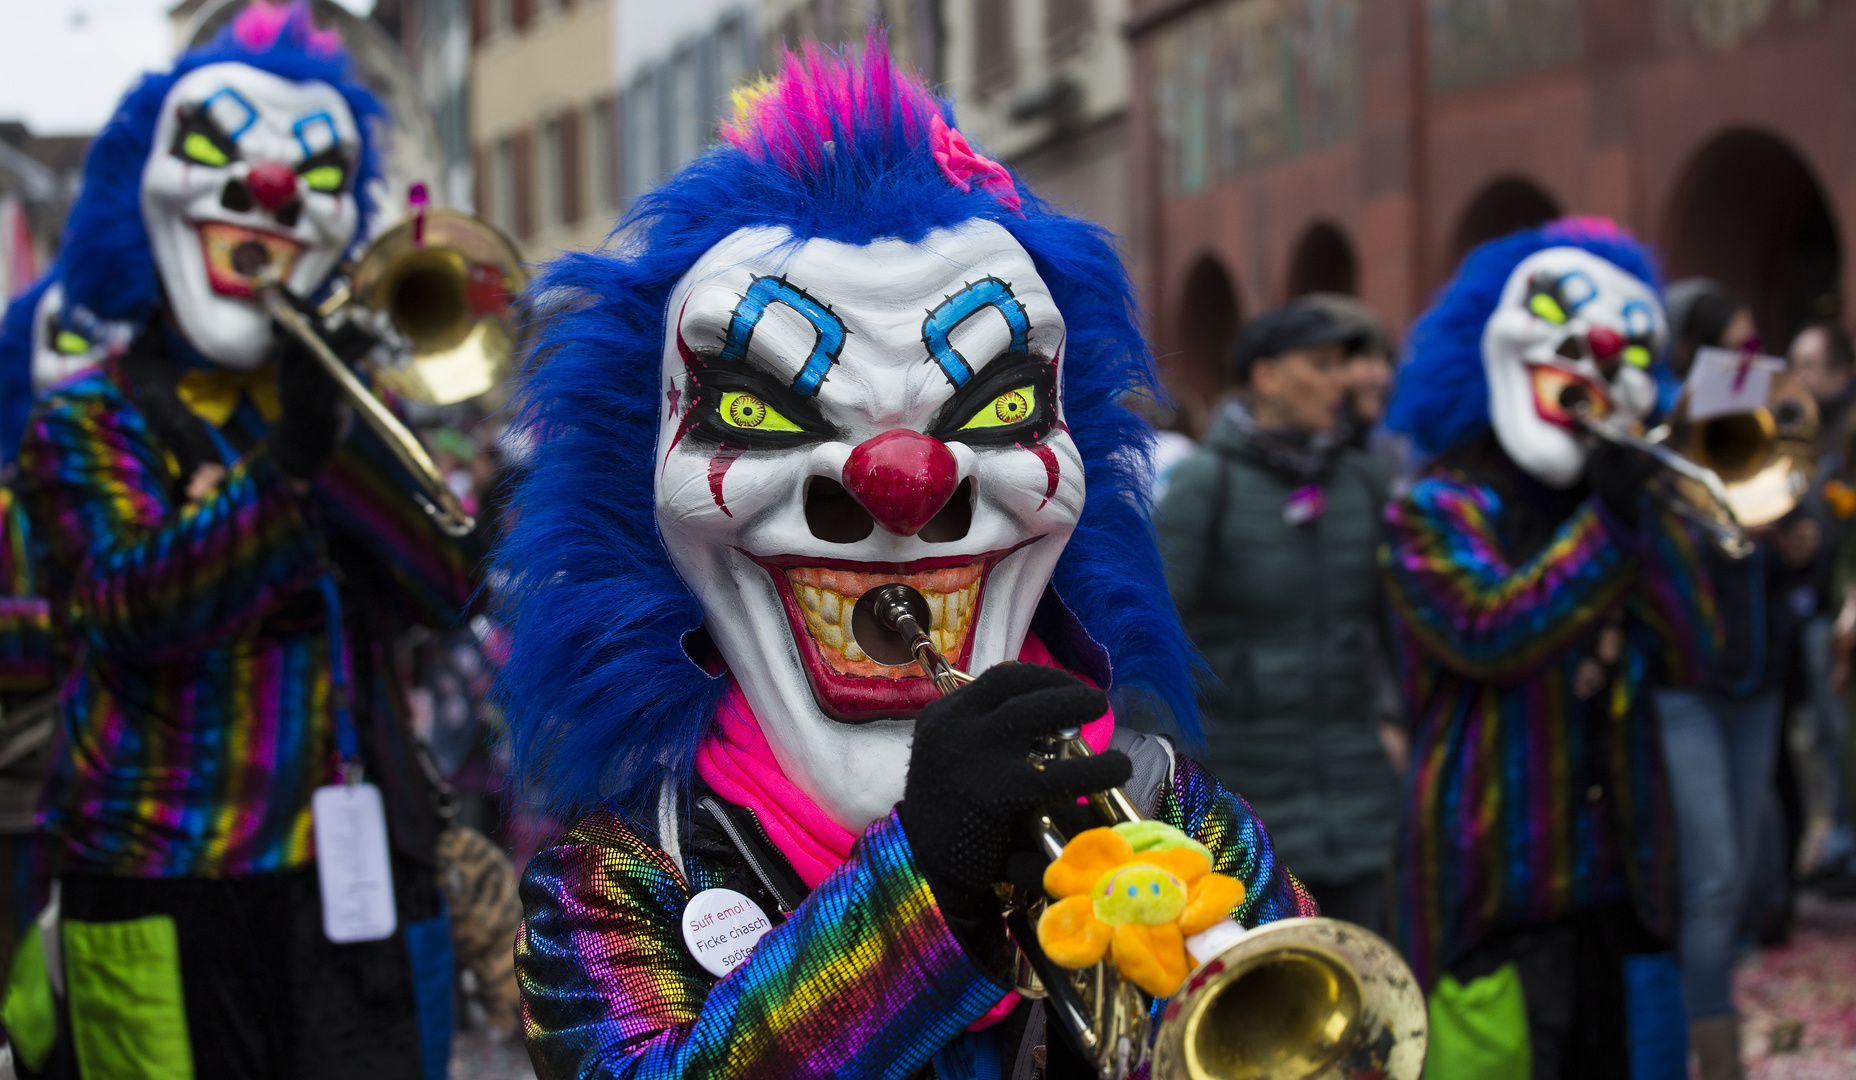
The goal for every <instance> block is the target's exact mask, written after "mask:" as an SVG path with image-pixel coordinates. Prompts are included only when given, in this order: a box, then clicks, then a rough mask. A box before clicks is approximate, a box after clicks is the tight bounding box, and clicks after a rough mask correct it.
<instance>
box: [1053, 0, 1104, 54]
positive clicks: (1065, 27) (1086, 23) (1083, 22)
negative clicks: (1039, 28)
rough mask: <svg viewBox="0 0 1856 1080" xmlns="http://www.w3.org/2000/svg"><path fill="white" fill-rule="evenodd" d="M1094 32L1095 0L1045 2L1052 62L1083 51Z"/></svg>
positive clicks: (1054, 0)
mask: <svg viewBox="0 0 1856 1080" xmlns="http://www.w3.org/2000/svg"><path fill="white" fill-rule="evenodd" d="M1094 29H1095V10H1094V4H1093V3H1092V0H1044V47H1045V50H1046V51H1047V52H1048V53H1049V54H1050V59H1051V62H1052V63H1056V62H1057V61H1059V60H1064V59H1067V58H1069V57H1072V56H1075V55H1076V54H1077V53H1079V52H1082V51H1083V49H1084V47H1086V46H1087V45H1088V44H1089V37H1090V32H1091V31H1093V30H1094Z"/></svg>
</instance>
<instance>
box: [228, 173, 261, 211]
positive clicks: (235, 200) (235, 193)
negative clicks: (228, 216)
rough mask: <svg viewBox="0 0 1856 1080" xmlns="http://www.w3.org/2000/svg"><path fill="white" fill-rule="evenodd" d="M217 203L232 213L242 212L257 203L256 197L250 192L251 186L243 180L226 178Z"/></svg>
mask: <svg viewBox="0 0 1856 1080" xmlns="http://www.w3.org/2000/svg"><path fill="white" fill-rule="evenodd" d="M219 205H220V206H223V207H225V208H226V209H227V210H230V211H232V212H234V213H238V214H242V213H244V212H245V211H247V210H249V209H251V208H252V207H254V206H256V205H258V199H257V197H256V196H255V195H253V194H252V193H251V188H250V187H249V186H247V185H246V183H245V181H243V180H227V181H226V186H225V188H224V189H223V190H221V191H220V192H219Z"/></svg>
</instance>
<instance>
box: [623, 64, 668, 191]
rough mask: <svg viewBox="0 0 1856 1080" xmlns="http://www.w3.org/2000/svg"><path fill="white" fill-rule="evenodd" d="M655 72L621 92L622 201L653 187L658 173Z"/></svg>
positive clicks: (645, 75)
mask: <svg viewBox="0 0 1856 1080" xmlns="http://www.w3.org/2000/svg"><path fill="white" fill-rule="evenodd" d="M657 75H658V73H657V72H655V71H651V72H646V73H645V74H643V75H641V76H639V77H638V78H637V79H636V80H634V81H633V83H632V85H631V88H630V89H629V90H627V91H625V100H624V103H623V106H622V109H621V111H622V112H623V113H624V116H625V120H624V122H623V123H622V124H621V125H620V126H619V134H620V136H621V137H622V138H623V139H624V140H625V152H624V154H622V155H621V160H622V161H623V162H624V167H625V197H626V198H628V199H635V198H637V197H638V196H640V195H642V194H644V193H645V191H646V190H648V189H649V188H650V187H651V185H652V184H655V183H657V177H658V172H659V162H660V158H659V153H658V128H659V124H658V107H657V98H658V93H657V88H658V84H659V82H660V81H661V80H659V79H658V78H657Z"/></svg>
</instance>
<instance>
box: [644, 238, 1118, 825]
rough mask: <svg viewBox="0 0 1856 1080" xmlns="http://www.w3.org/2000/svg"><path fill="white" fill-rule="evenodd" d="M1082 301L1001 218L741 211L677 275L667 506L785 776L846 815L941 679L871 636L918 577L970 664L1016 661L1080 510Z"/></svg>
mask: <svg viewBox="0 0 1856 1080" xmlns="http://www.w3.org/2000/svg"><path fill="white" fill-rule="evenodd" d="M1063 341H1064V324H1063V317H1062V316H1061V315H1060V314H1059V313H1058V311H1057V307H1056V304H1055V302H1054V301H1053V300H1052V299H1051V296H1050V291H1049V289H1048V288H1047V287H1046V286H1045V284H1044V282H1043V280H1042V279H1040V278H1039V277H1038V274H1037V271H1036V269H1035V268H1034V267H1033V265H1032V262H1031V257H1030V256H1029V255H1028V254H1027V253H1026V252H1025V249H1024V248H1023V247H1021V246H1020V245H1019V244H1018V242H1017V241H1016V240H1014V239H1013V238H1012V236H1011V234H1010V233H1008V232H1006V231H1005V230H1004V229H1003V228H1000V227H999V226H998V225H996V224H992V223H990V222H975V223H968V224H965V225H962V226H961V227H959V228H957V229H951V230H938V231H936V232H934V233H931V234H929V235H928V236H927V237H926V238H925V239H924V240H923V241H922V242H920V243H918V244H909V243H904V242H902V241H899V240H883V241H878V242H876V243H873V244H869V245H865V246H853V245H849V244H841V243H836V242H833V241H829V240H808V241H805V242H803V243H795V242H794V241H793V239H792V237H791V236H790V234H788V233H787V232H786V231H785V230H784V229H776V228H756V229H744V230H742V231H740V232H737V233H735V234H734V235H732V236H730V237H729V238H728V239H726V240H724V241H722V242H721V243H719V244H717V245H716V246H715V247H713V248H711V249H710V250H709V251H708V252H707V253H706V254H705V255H704V256H703V257H702V258H701V259H700V260H699V261H698V262H697V263H696V265H695V266H694V267H692V268H691V270H690V272H689V273H688V274H686V275H685V276H684V278H683V280H682V281H681V282H679V283H678V285H677V287H676V289H675V290H674V291H673V292H672V293H671V296H670V304H669V318H668V320H667V326H666V334H665V341H664V355H663V391H664V411H663V413H662V419H661V422H660V425H659V428H658V442H657V453H658V460H657V465H658V474H657V485H656V491H657V520H658V528H659V530H660V532H661V533H662V535H663V538H664V543H665V545H666V547H667V548H668V549H669V552H670V557H671V560H672V561H673V562H674V563H675V564H676V567H677V570H678V572H679V573H680V574H681V575H682V576H683V580H684V581H685V582H687V583H688V584H689V586H690V587H691V588H692V589H693V590H694V591H695V593H696V595H697V597H698V598H699V599H700V600H701V602H702V607H703V614H704V616H705V625H706V626H707V628H708V631H709V634H710V636H711V638H712V639H713V640H714V641H715V643H716V646H717V647H718V648H719V649H720V650H721V653H722V656H723V658H724V659H725V660H726V661H727V663H728V668H729V671H730V672H732V673H733V675H734V677H735V679H736V680H737V681H738V682H739V683H740V685H741V688H742V691H743V692H744V693H745V694H746V695H747V699H748V702H749V703H750V704H751V705H752V706H753V708H754V712H755V715H756V716H757V717H758V718H759V720H760V725H761V730H762V731H764V732H765V733H766V735H767V739H768V742H769V743H771V744H772V747H773V750H774V753H775V754H776V756H777V757H778V758H779V760H780V765H781V767H782V768H783V769H784V770H785V772H786V775H787V776H788V777H790V778H791V779H792V780H793V782H794V783H795V784H797V785H798V786H799V787H800V788H801V789H802V790H804V791H805V792H806V793H807V794H808V795H810V796H811V797H812V798H813V800H814V801H816V802H817V803H818V804H819V806H820V807H822V808H823V809H824V810H825V811H826V812H827V813H829V814H830V815H831V816H832V817H833V818H834V819H836V820H837V821H838V822H839V823H840V824H842V825H844V826H845V827H846V828H849V829H853V830H857V829H861V828H862V827H863V826H865V825H866V824H868V823H869V822H871V821H873V820H875V819H876V818H877V817H879V816H881V815H883V814H885V813H887V812H888V811H889V809H890V807H891V806H893V805H894V804H895V802H896V800H897V799H899V798H900V797H901V795H902V783H903V779H904V776H905V775H906V771H907V767H908V756H909V744H910V740H911V738H912V735H913V731H914V722H913V720H912V717H913V716H914V715H915V713H916V712H917V711H918V710H920V709H921V708H922V706H924V705H926V704H927V703H928V702H930V701H932V700H934V699H935V697H936V696H937V694H936V692H935V690H934V687H933V684H932V683H931V682H930V681H929V680H928V679H927V678H926V677H925V676H924V675H923V674H922V672H921V669H920V668H919V667H917V666H915V665H914V664H910V665H908V666H906V667H888V666H884V665H882V664H879V663H876V662H875V661H874V660H872V659H871V658H870V657H869V656H867V655H866V654H864V653H863V651H862V650H860V649H859V648H858V647H857V645H856V644H855V641H854V639H853V637H852V635H851V633H850V626H851V610H852V607H853V605H855V603H856V601H857V599H858V598H859V597H861V596H862V595H863V594H864V592H866V591H867V590H869V589H870V588H873V587H874V586H876V585H878V584H882V583H884V582H890V581H903V582H906V583H908V584H910V585H912V586H914V587H915V588H916V589H919V590H920V591H921V592H922V593H923V594H924V595H925V596H926V597H927V599H928V602H929V605H930V607H931V610H932V613H933V626H932V628H931V632H932V634H933V636H934V637H935V640H936V642H937V644H938V645H939V646H940V647H941V649H942V651H943V652H944V653H946V654H947V656H948V657H949V659H950V660H952V661H953V663H955V664H956V665H957V666H962V667H965V668H967V669H969V670H972V671H975V672H978V671H981V670H984V669H986V668H988V667H991V666H992V665H993V664H996V663H999V662H1000V661H1002V660H1007V659H1017V657H1018V650H1019V647H1020V646H1021V645H1022V644H1023V642H1024V638H1025V634H1026V632H1027V630H1028V629H1029V627H1030V624H1031V616H1032V613H1033V611H1034V610H1035V608H1036V607H1037V604H1038V601H1039V599H1040V598H1041V597H1042V596H1043V593H1044V588H1045V585H1046V583H1047V582H1048V581H1049V580H1050V574H1051V571H1052V569H1053V568H1054V567H1055V565H1056V562H1057V557H1058V556H1059V555H1060V554H1061V553H1062V551H1063V547H1064V544H1065V543H1066V542H1067V541H1068V539H1069V536H1070V533H1071V532H1072V531H1073V530H1074V529H1075V526H1076V522H1077V519H1078V518H1079V517H1080V516H1081V514H1082V509H1083V468H1082V458H1081V455H1080V454H1079V453H1078V452H1077V449H1076V445H1075V443H1073V442H1072V441H1071V439H1070V436H1069V432H1068V430H1067V429H1066V428H1065V427H1064V426H1063V422H1062V406H1061V402H1060V400H1059V396H1058V388H1059V386H1060V385H1061V382H1060V376H1061V364H1062V352H1063Z"/></svg>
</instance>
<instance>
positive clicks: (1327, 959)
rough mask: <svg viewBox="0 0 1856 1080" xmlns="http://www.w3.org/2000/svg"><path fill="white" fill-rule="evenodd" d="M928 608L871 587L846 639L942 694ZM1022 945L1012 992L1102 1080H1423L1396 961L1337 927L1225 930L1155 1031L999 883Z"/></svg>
mask: <svg viewBox="0 0 1856 1080" xmlns="http://www.w3.org/2000/svg"><path fill="white" fill-rule="evenodd" d="M928 626H929V610H928V603H927V600H926V599H925V598H923V596H922V595H921V594H920V593H919V592H917V591H915V590H914V589H912V588H910V587H909V586H907V585H903V584H900V583H892V584H887V585H879V586H877V587H876V588H874V589H871V590H869V591H868V592H866V593H865V594H864V595H863V596H862V597H860V598H859V599H858V601H857V606H856V607H855V608H854V609H853V612H852V623H851V630H852V634H853V635H854V636H855V637H856V638H857V642H858V646H859V648H862V649H863V650H864V652H865V653H866V654H868V655H869V656H870V657H871V658H872V659H874V660H876V661H877V662H879V663H885V664H892V665H901V664H906V663H910V662H914V663H918V664H920V665H921V667H922V670H923V671H924V672H926V673H927V674H928V675H929V676H930V677H931V678H932V679H933V680H934V683H935V686H936V688H937V689H938V690H940V692H941V693H943V694H948V693H952V692H953V691H954V690H957V689H959V688H960V686H962V685H964V684H965V683H968V682H971V681H973V680H972V676H969V675H968V674H967V673H965V672H963V671H960V670H959V669H957V668H955V667H953V666H952V665H951V664H949V663H948V661H947V658H946V657H944V656H942V655H941V654H940V652H939V651H938V650H936V649H935V647H934V644H933V641H932V639H931V638H930V637H929V636H928ZM1092 753H1093V751H1092V750H1090V748H1089V746H1088V744H1086V743H1085V742H1083V739H1082V733H1081V731H1080V730H1077V729H1069V730H1066V731H1061V732H1058V733H1057V735H1056V736H1055V737H1054V738H1053V739H1052V740H1051V741H1050V743H1049V744H1048V745H1046V746H1043V747H1040V748H1039V749H1038V751H1037V757H1036V758H1034V761H1033V764H1037V763H1038V761H1039V760H1042V761H1046V762H1048V761H1053V760H1059V759H1063V758H1071V757H1081V756H1087V755H1090V754H1092ZM1089 805H1090V807H1091V809H1092V810H1093V811H1094V813H1095V816H1096V817H1097V818H1098V819H1099V820H1100V821H1101V822H1102V823H1103V824H1105V825H1114V824H1118V823H1121V822H1129V821H1139V820H1141V819H1142V816H1143V815H1142V814H1141V812H1140V810H1139V809H1138V808H1137V807H1136V806H1135V805H1134V802H1133V800H1132V799H1130V798H1129V797H1128V794H1127V792H1125V791H1123V790H1122V789H1121V788H1110V789H1109V790H1107V791H1102V792H1097V793H1095V794H1093V795H1091V796H1090V797H1089ZM1031 827H1032V831H1033V833H1034V834H1035V836H1036V838H1037V842H1038V845H1039V847H1040V848H1041V849H1042V850H1043V852H1044V854H1045V855H1046V856H1048V857H1049V858H1050V859H1052V860H1053V861H1054V860H1055V859H1057V858H1058V857H1059V856H1060V855H1061V854H1062V853H1063V847H1064V844H1065V842H1066V840H1065V837H1064V836H1063V834H1062V832H1061V831H1060V830H1059V829H1058V828H1057V826H1056V824H1055V823H1054V822H1053V821H1052V820H1051V816H1050V815H1049V814H1048V813H1042V812H1040V813H1037V814H1035V815H1034V818H1033V820H1032V822H1031ZM1000 889H1001V897H1002V900H1003V901H1004V904H1005V923H1006V928H1007V930H1008V931H1009V932H1010V933H1011V935H1012V940H1013V941H1014V943H1016V945H1017V946H1018V951H1019V958H1020V969H1021V970H1020V975H1019V979H1018V990H1019V992H1020V993H1021V994H1024V995H1025V996H1027V997H1041V998H1044V999H1045V1004H1046V1007H1047V1008H1049V1009H1050V1011H1051V1012H1053V1013H1055V1014H1056V1016H1057V1018H1058V1021H1059V1022H1060V1023H1061V1025H1062V1026H1063V1028H1064V1029H1065V1030H1066V1031H1067V1032H1068V1034H1069V1036H1070V1039H1071V1040H1072V1042H1073V1043H1074V1044H1075V1046H1076V1048H1077V1050H1079V1051H1080V1052H1081V1053H1082V1055H1083V1056H1084V1057H1085V1058H1086V1059H1088V1060H1089V1061H1090V1063H1091V1064H1092V1065H1093V1066H1094V1067H1095V1069H1096V1072H1097V1074H1098V1075H1099V1076H1100V1077H1102V1080H1122V1078H1125V1077H1127V1076H1128V1075H1129V1074H1130V1073H1132V1072H1133V1071H1134V1070H1135V1069H1136V1068H1138V1067H1139V1066H1140V1065H1141V1064H1142V1063H1144V1062H1151V1063H1152V1069H1151V1073H1150V1075H1152V1076H1153V1077H1155V1078H1156V1080H1364V1078H1366V1077H1374V1078H1382V1080H1417V1077H1418V1075H1419V1073H1420V1071H1421V1070H1422V1069H1423V1065H1424V1050H1425V1045H1426V1041H1427V1039H1428V1036H1429V1023H1428V1017H1427V1013H1426V1009H1425V1002H1424V996H1423V993H1422V991H1421V990H1420V988H1419V986H1418V980H1417V977H1416V976H1415V975H1413V973H1412V971H1411V969H1410V967H1408V966H1407V965H1406V964H1405V961H1404V959H1403V958H1402V957H1400V956H1399V954H1398V951H1397V950H1396V949H1394V948H1393V947H1392V945H1391V944H1390V943H1389V942H1387V941H1386V940H1385V939H1383V938H1381V937H1380V936H1379V935H1377V934H1374V933H1372V932H1371V931H1369V930H1367V929H1365V928H1364V927H1360V926H1355V925H1353V924H1352V923H1347V922H1343V921H1340V920H1338V919H1326V918H1313V919H1283V920H1280V921H1278V922H1274V923H1269V924H1267V925H1265V926H1261V927H1258V928H1257V929H1255V930H1248V931H1246V930H1244V929H1242V928H1241V927H1238V926H1236V924H1235V923H1230V922H1227V923H1225V924H1223V925H1221V926H1218V927H1213V928H1212V929H1211V930H1208V931H1206V932H1205V934H1203V935H1201V936H1200V937H1199V938H1194V939H1192V942H1191V944H1192V951H1193V954H1194V955H1195V956H1197V955H1199V954H1200V953H1201V952H1204V953H1206V954H1209V955H1210V959H1208V960H1207V961H1206V962H1204V963H1202V964H1200V965H1199V966H1198V968H1197V969H1196V970H1195V971H1193V972H1192V973H1191V974H1189V975H1188V976H1187V977H1186V981H1185V982H1184V983H1183V984H1181V987H1180V990H1179V992H1178V993H1176V994H1175V995H1174V996H1173V997H1172V998H1171V999H1170V1000H1169V1001H1168V1002H1167V1004H1166V1006H1165V1009H1164V1011H1163V1012H1162V1013H1161V1014H1160V1017H1159V1026H1158V1029H1157V1030H1155V1028H1154V1027H1153V1020H1154V1013H1155V1009H1154V1008H1153V1005H1154V1002H1153V1000H1152V999H1151V998H1150V997H1149V996H1148V995H1147V994H1146V993H1145V992H1144V991H1142V990H1140V989H1139V988H1138V987H1136V986H1135V985H1134V984H1133V983H1131V982H1128V981H1126V980H1124V979H1122V978H1121V977H1120V975H1119V974H1117V972H1116V971H1115V969H1114V967H1113V965H1112V964H1110V963H1108V962H1107V961H1106V960H1103V961H1100V962H1098V963H1097V964H1096V965H1095V966H1094V967H1093V968H1089V969H1085V970H1083V971H1070V970H1067V969H1065V968H1062V967H1059V966H1058V965H1057V964H1056V963H1055V962H1053V961H1052V960H1051V959H1050V957H1049V956H1047V955H1046V954H1045V952H1044V949H1043V947H1042V946H1041V945H1039V944H1038V937H1037V931H1036V922H1037V915H1038V914H1039V912H1040V911H1041V910H1042V908H1043V906H1044V904H1045V902H1046V898H1045V897H1044V896H1042V895H1037V896H1029V895H1025V894H1024V893H1023V891H1022V890H1014V889H1008V888H1007V887H1006V886H1000Z"/></svg>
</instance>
